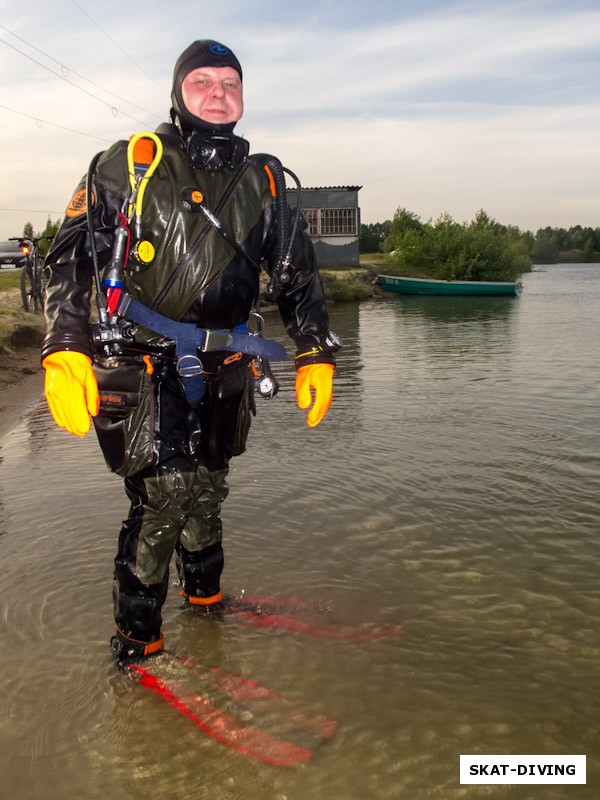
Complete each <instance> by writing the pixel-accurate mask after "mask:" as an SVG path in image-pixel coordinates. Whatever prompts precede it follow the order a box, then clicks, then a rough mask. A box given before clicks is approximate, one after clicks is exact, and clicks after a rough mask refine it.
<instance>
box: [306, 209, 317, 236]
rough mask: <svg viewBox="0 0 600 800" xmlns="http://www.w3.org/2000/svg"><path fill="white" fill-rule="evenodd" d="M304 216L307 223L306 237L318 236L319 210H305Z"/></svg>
mask: <svg viewBox="0 0 600 800" xmlns="http://www.w3.org/2000/svg"><path fill="white" fill-rule="evenodd" d="M304 216H305V217H306V221H307V222H308V235H309V236H318V235H319V209H318V208H305V209H304Z"/></svg>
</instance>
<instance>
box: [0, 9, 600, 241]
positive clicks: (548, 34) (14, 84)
mask: <svg viewBox="0 0 600 800" xmlns="http://www.w3.org/2000/svg"><path fill="white" fill-rule="evenodd" d="M77 3H78V4H79V5H80V6H81V7H82V8H83V9H85V11H86V12H87V13H88V14H90V16H92V17H93V18H94V19H97V20H98V21H99V22H100V23H101V25H102V27H103V29H104V30H105V31H106V32H107V33H108V35H109V36H110V37H112V38H113V40H114V42H115V44H113V43H112V42H111V41H110V40H109V39H107V38H106V36H105V35H103V34H102V33H101V32H100V31H98V30H97V28H95V27H94V26H93V24H91V23H90V21H89V20H88V19H87V18H86V17H85V15H84V14H82V13H81V11H80V10H78V8H77V7H76V4H75V3H74V2H68V0H63V2H62V3H59V5H58V6H56V5H52V4H51V5H47V4H45V3H42V2H41V0H31V2H29V3H27V4H26V11H23V9H22V8H20V7H19V8H15V7H14V6H13V5H11V4H9V3H8V2H7V1H6V0H4V2H0V12H2V20H3V24H4V25H6V28H8V29H9V30H12V31H14V32H15V33H17V34H18V35H19V36H22V37H23V38H27V39H28V40H29V41H30V42H31V43H32V45H34V46H35V47H38V48H40V49H41V50H43V51H44V53H47V54H48V55H49V56H52V57H53V58H55V59H57V60H58V61H59V62H60V64H57V63H56V62H55V61H52V60H51V59H48V58H45V57H44V55H43V54H40V53H39V52H36V51H35V50H32V49H27V48H26V46H25V45H24V44H23V43H22V42H20V41H19V40H16V39H14V38H11V37H10V35H9V34H7V33H6V32H5V31H2V30H1V29H0V38H2V39H4V40H5V41H7V42H10V43H12V44H13V45H15V46H17V47H18V48H20V49H22V50H23V51H24V52H27V53H28V55H29V56H31V57H32V58H35V59H36V60H39V61H41V62H42V63H43V64H44V65H45V66H46V67H47V69H45V68H44V67H42V66H40V65H38V64H36V63H34V62H33V61H32V60H31V59H28V58H26V57H25V56H23V55H20V54H19V53H17V52H15V51H14V50H11V48H9V47H7V46H6V45H2V44H0V87H1V98H0V103H1V104H2V105H5V106H8V107H10V108H15V109H20V110H22V111H24V112H26V113H28V114H31V115H32V116H33V117H35V118H37V119H43V120H46V121H48V122H54V123H56V124H59V125H63V126H64V127H67V128H72V129H74V130H77V131H80V132H82V133H87V134H95V135H97V136H99V137H101V138H102V139H106V140H108V141H113V140H114V139H117V138H124V137H126V136H128V135H129V134H130V133H132V132H134V131H136V130H140V129H141V128H143V127H154V126H155V125H156V124H157V122H158V119H157V118H156V117H154V116H152V114H158V115H159V116H162V117H163V118H166V115H167V112H168V108H169V86H170V81H171V74H172V68H173V64H174V61H175V59H176V58H177V56H178V55H179V53H180V52H181V51H182V50H183V49H184V48H185V47H186V46H187V44H189V42H190V41H192V40H193V39H196V38H202V37H204V36H214V37H215V38H219V39H222V40H223V41H225V42H226V43H227V44H229V45H230V46H232V47H233V48H234V49H235V51H236V54H237V55H238V56H239V58H240V60H241V62H242V65H243V67H244V74H245V93H246V108H247V112H246V116H245V118H244V119H243V120H242V122H241V123H240V125H239V132H240V133H244V134H245V135H247V137H248V138H249V139H250V141H251V144H252V148H253V149H254V150H255V151H267V152H273V153H275V154H277V155H278V156H279V157H280V158H282V160H284V162H287V163H288V164H289V166H290V167H291V168H292V169H294V170H295V171H297V172H298V173H299V175H300V177H301V178H302V180H303V183H304V184H306V185H332V184H344V185H363V187H364V188H363V190H362V191H361V193H360V200H361V205H362V214H363V219H364V220H365V221H368V222H369V221H377V220H381V219H385V218H389V217H390V216H391V215H392V214H393V212H394V210H395V208H396V207H397V206H398V205H403V206H406V207H407V208H410V209H411V210H414V211H415V212H416V213H418V214H420V215H421V216H422V217H425V218H429V217H431V216H433V217H435V216H437V215H439V213H441V212H443V211H448V212H449V213H451V214H452V215H453V216H456V217H457V218H459V219H463V218H468V217H470V216H472V215H473V213H475V211H477V209H478V208H480V207H484V208H486V210H487V211H488V212H489V213H491V214H492V215H493V216H496V217H497V218H499V219H501V221H504V222H511V223H514V224H517V225H520V226H521V227H536V226H540V225H546V224H549V225H567V226H568V225H569V224H576V223H577V222H580V223H581V224H590V225H596V224H597V221H596V216H595V215H596V211H597V208H598V205H599V202H598V201H599V200H600V197H599V193H600V190H598V189H597V188H596V185H595V182H593V180H592V170H591V168H590V165H591V164H593V163H597V161H598V145H597V144H596V142H597V139H598V136H597V130H598V113H597V110H596V109H597V108H598V105H599V103H598V101H599V100H600V97H599V93H600V88H599V85H598V81H597V78H598V60H597V56H596V54H597V52H598V46H599V45H600V10H598V9H596V8H595V7H594V5H593V4H589V3H585V2H583V0H581V1H579V2H578V0H574V2H571V3H570V4H569V5H568V6H564V5H561V4H558V3H553V2H543V3H539V2H534V1H533V0H525V1H524V2H515V3H505V4H498V3H485V2H481V3H473V2H470V3H469V2H467V3H458V4H453V3H451V2H447V3H444V2H437V3H432V2H429V3H428V2H425V3H422V4H419V5H418V6H415V5H414V4H413V5H411V6H410V7H409V6H408V4H403V3H401V2H387V3H386V2H380V1H379V0H375V2H372V3H371V4H369V9H370V11H371V13H370V14H366V13H365V10H364V7H363V6H362V4H361V3H358V2H352V0H349V2H347V3H346V4H344V19H343V22H344V24H343V25H340V24H336V14H334V13H333V12H334V10H335V9H334V6H333V4H323V3H311V2H310V0H308V1H307V3H305V4H304V5H303V6H302V7H298V8H296V7H292V6H286V5H285V4H279V5H275V4H273V5H272V6H269V5H268V3H267V5H266V7H265V6H261V10H258V7H257V5H256V4H255V3H253V2H250V1H249V0H247V1H245V0H235V1H234V2H230V3H227V4H214V3H207V2H198V0H195V2H189V1H188V0H182V2H180V3H178V5H177V7H176V10H175V11H173V10H172V8H171V7H167V6H165V5H164V4H163V3H158V2H155V0H148V2H146V3H145V4H144V7H143V9H142V11H140V9H139V8H138V7H136V8H133V7H130V6H123V5H122V3H120V2H117V0H107V2H106V3H105V4H104V5H103V6H102V7H100V6H97V5H93V4H92V3H91V2H90V0H77ZM404 5H406V6H407V9H408V8H409V11H406V10H403V6H404ZM207 9H210V11H211V14H210V24H207V22H206V20H207V19H208V17H207ZM338 11H339V8H338ZM182 20H183V22H184V23H185V24H182ZM119 47H123V48H124V49H126V50H127V52H128V53H129V54H130V55H131V57H132V58H133V59H134V60H135V62H136V64H138V65H139V67H138V66H136V65H135V64H134V63H133V62H132V61H131V60H129V59H128V58H127V57H125V56H124V54H123V53H122V51H121V50H120V49H119ZM61 64H63V65H64V67H65V69H62V68H61ZM66 68H68V71H67V69H66ZM49 70H52V71H54V72H58V73H59V74H60V75H61V76H62V78H61V77H56V76H55V75H52V74H51V72H50V71H49ZM74 71H76V72H79V73H81V74H82V75H85V76H86V77H88V78H90V79H91V80H93V81H94V82H96V83H97V84H98V85H99V86H97V87H95V86H91V85H90V84H88V83H87V82H85V81H83V80H82V79H81V78H79V77H77V76H76V75H75V74H74ZM149 75H150V76H152V77H151V78H150V77H149ZM65 78H68V79H69V80H72V81H73V82H74V83H77V84H78V85H79V86H80V87H81V88H82V89H86V90H87V91H89V92H92V93H93V94H95V95H97V96H98V97H101V98H103V99H104V101H105V104H103V103H101V102H99V101H98V100H96V99H93V98H92V97H90V96H89V95H88V94H85V93H84V92H83V91H81V90H78V89H77V88H75V87H74V86H72V85H70V84H69V83H68V82H67V80H65ZM158 84H160V85H158ZM100 87H102V88H100ZM103 89H106V90H108V91H110V92H113V93H115V94H118V95H120V96H121V97H122V98H127V99H128V100H130V101H131V102H132V103H134V104H135V105H136V106H138V107H141V108H142V109H144V110H145V111H147V112H148V114H146V115H144V112H143V111H140V110H139V109H138V108H134V107H133V106H132V105H129V104H128V103H126V102H124V101H123V102H122V101H121V100H119V99H116V98H115V97H114V96H112V95H110V94H108V92H104V91H103ZM113 105H114V106H115V107H117V108H119V109H120V110H121V112H126V113H128V114H130V115H131V116H132V117H134V118H135V119H130V118H128V117H126V116H124V115H123V113H118V114H117V115H116V116H114V115H113V113H112V112H111V106H113ZM0 121H1V122H0V144H1V146H2V152H3V154H4V156H3V160H2V182H1V184H0V208H9V207H16V208H24V209H37V208H40V207H41V210H42V211H44V209H46V208H47V209H48V210H52V211H55V210H56V209H57V208H58V209H62V208H63V207H64V206H65V204H66V202H67V200H68V198H69V196H70V193H71V191H72V189H73V188H74V184H75V183H76V182H77V180H78V179H79V177H80V175H81V174H82V173H83V172H84V171H85V169H86V167H87V163H88V162H89V160H90V158H91V156H92V155H93V154H94V153H95V152H97V150H99V149H102V148H103V147H104V146H105V144H103V142H101V141H96V140H94V139H90V138H86V137H85V136H81V135H77V134H75V133H69V132H67V131H63V130H60V129H58V128H53V127H52V126H49V125H43V126H42V127H41V128H40V127H39V123H37V124H36V122H35V120H34V119H28V118H25V117H20V116H18V115H15V114H13V113H11V112H9V111H6V110H3V109H0ZM31 216H33V215H29V216H28V217H27V218H30V217H31ZM40 219H41V221H40ZM22 222H23V215H22V214H21V215H19V214H16V215H7V214H6V213H5V212H0V238H5V237H6V236H8V235H13V234H14V232H15V226H16V225H18V226H19V227H20V226H21V225H22ZM32 222H33V224H34V225H35V226H36V227H37V226H43V224H44V222H45V214H44V213H42V214H41V215H38V217H37V219H32ZM17 232H18V231H17Z"/></svg>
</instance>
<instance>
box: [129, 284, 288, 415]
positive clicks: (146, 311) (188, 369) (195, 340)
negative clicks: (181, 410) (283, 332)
mask: <svg viewBox="0 0 600 800" xmlns="http://www.w3.org/2000/svg"><path fill="white" fill-rule="evenodd" d="M116 311H117V313H118V314H119V315H120V316H122V317H125V318H126V319H129V320H131V321H132V322H136V323H138V324H139V325H143V326H144V327H145V328H148V329H149V330H151V331H154V332H155V333H160V335H161V336H165V337H166V338H167V339H172V340H173V341H174V342H175V353H176V355H177V371H178V373H179V376H180V377H181V379H182V380H183V386H184V389H185V396H186V398H187V400H188V402H190V403H193V402H197V401H198V400H201V399H202V397H203V395H204V380H203V378H202V371H203V367H202V362H201V361H200V358H199V357H198V351H200V352H202V353H206V352H208V351H213V350H228V351H231V352H233V353H244V354H246V355H252V356H260V357H261V358H265V359H268V360H269V361H284V360H285V359H286V358H287V354H286V352H285V347H284V346H283V345H282V344H279V342H275V341H273V340H272V339H263V338H262V337H261V336H256V335H254V334H251V333H250V332H249V330H248V328H247V326H246V325H240V326H238V327H237V328H232V329H231V330H209V329H208V328H199V327H198V326H197V325H194V324H193V323H192V322H176V321H175V320H173V319H169V318H168V317H165V316H163V315H162V314H159V313H158V312H157V311H153V310H152V309H151V308H148V306H145V305H144V304H143V303H140V302H139V301H138V300H134V299H133V297H131V295H128V294H126V293H125V292H122V293H121V296H120V298H119V301H118V304H117V308H116Z"/></svg>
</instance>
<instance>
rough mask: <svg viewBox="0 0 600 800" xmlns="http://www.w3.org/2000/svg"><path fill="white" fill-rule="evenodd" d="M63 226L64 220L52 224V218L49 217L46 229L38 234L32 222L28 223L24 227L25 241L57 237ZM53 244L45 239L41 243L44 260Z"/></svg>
mask: <svg viewBox="0 0 600 800" xmlns="http://www.w3.org/2000/svg"><path fill="white" fill-rule="evenodd" d="M61 224H62V220H60V219H57V220H56V222H52V220H51V219H50V217H48V219H47V221H46V227H45V228H44V230H43V231H41V232H40V233H36V232H35V231H34V229H33V225H32V224H31V222H26V223H25V225H24V226H23V233H22V236H23V238H24V239H38V238H39V237H40V236H56V234H57V232H58V229H59V228H60V226H61ZM51 244H52V242H50V241H49V240H48V239H44V240H43V241H41V242H40V244H39V248H40V255H41V256H42V258H45V257H46V254H47V252H48V250H49V249H50V245H51Z"/></svg>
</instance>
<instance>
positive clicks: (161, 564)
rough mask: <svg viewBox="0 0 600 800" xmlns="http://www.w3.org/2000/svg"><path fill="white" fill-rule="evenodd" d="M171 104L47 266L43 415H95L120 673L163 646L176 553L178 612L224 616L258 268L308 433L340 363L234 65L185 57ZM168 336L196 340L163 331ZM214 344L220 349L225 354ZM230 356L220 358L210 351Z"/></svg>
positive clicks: (116, 148) (96, 175)
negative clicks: (106, 475)
mask: <svg viewBox="0 0 600 800" xmlns="http://www.w3.org/2000/svg"><path fill="white" fill-rule="evenodd" d="M171 101H172V109H171V123H169V124H166V123H165V124H163V125H161V126H160V127H159V129H158V130H157V132H156V133H157V134H158V141H157V140H156V139H155V140H152V135H151V136H150V137H149V138H147V139H146V140H144V142H138V143H137V144H138V145H141V144H143V146H142V147H141V148H140V149H139V150H138V151H133V153H132V150H131V148H130V147H129V145H130V144H131V142H130V143H129V144H128V142H117V143H116V144H114V145H113V146H112V147H110V148H109V149H108V150H107V151H105V152H104V153H102V154H100V155H99V156H98V157H97V161H96V163H95V164H93V169H92V167H91V168H90V170H89V172H88V176H87V179H84V180H83V181H82V182H81V184H80V185H79V187H78V188H77V189H76V191H75V193H74V195H73V198H72V200H71V202H70V203H69V206H68V208H67V211H66V217H65V221H64V223H63V225H62V227H61V229H60V231H59V232H58V235H57V236H56V238H55V240H54V243H53V246H52V249H51V252H50V253H49V255H48V258H47V260H46V266H47V267H48V270H49V283H48V288H47V301H46V317H47V335H46V339H45V342H44V346H43V351H42V364H43V366H44V368H45V370H46V384H45V390H46V397H47V401H48V405H49V408H50V411H51V412H52V415H53V417H54V419H55V421H56V422H57V424H58V425H60V426H62V427H64V428H66V430H68V431H69V432H70V433H73V434H75V435H77V436H83V435H85V434H86V433H87V432H88V430H89V428H90V415H91V416H92V417H93V422H94V426H95V429H96V433H97V436H98V439H99V442H100V445H101V448H102V451H103V453H104V456H105V459H106V462H107V464H108V466H109V468H110V469H111V470H113V471H114V472H116V473H118V474H119V475H121V476H122V477H123V478H124V482H125V490H126V492H127V495H128V497H129V499H130V501H131V506H130V511H129V516H128V518H127V520H126V521H125V522H124V523H123V526H122V529H121V532H120V537H119V545H118V552H117V555H116V558H115V573H114V579H115V580H114V588H113V597H114V608H115V620H116V626H117V630H116V635H115V636H114V637H113V639H112V640H111V646H112V649H113V652H114V654H115V655H116V657H117V658H119V659H123V658H127V657H140V656H145V655H151V654H153V653H156V652H158V651H160V649H161V648H162V646H163V636H162V632H161V621H162V620H161V607H162V605H163V603H164V601H165V598H166V595H167V587H168V569H169V562H170V560H171V557H172V555H173V552H174V550H175V551H176V553H177V567H178V571H179V576H180V579H181V585H182V588H183V594H184V596H185V598H186V599H187V602H189V603H190V604H192V605H197V606H203V607H210V606H215V605H216V604H218V603H220V602H221V601H222V592H221V585H220V575H221V571H222V569H223V549H222V545H221V533H222V531H221V520H220V508H221V503H222V502H223V500H224V499H225V497H226V495H227V491H228V487H227V483H226V477H227V473H228V465H229V461H230V459H231V457H232V456H235V455H239V454H240V453H242V452H243V451H244V449H245V445H246V439H247V435H248V430H249V427H250V418H251V414H252V413H253V412H254V400H253V393H254V376H253V372H252V368H253V361H254V362H255V363H257V362H256V359H255V358H254V356H255V355H258V363H259V364H260V363H267V361H268V357H269V352H268V347H267V345H268V340H262V339H260V337H257V336H249V335H248V331H247V329H246V328H245V325H246V323H247V322H248V319H249V317H250V316H251V312H252V310H253V308H254V307H255V304H256V301H257V298H258V293H259V271H258V268H257V265H259V264H261V262H263V263H264V264H265V265H266V267H267V270H268V272H269V274H270V275H271V283H272V286H273V287H274V293H275V295H276V297H277V303H278V306H279V310H280V313H281V316H282V319H283V321H284V323H285V326H286V330H287V332H288V333H289V335H290V336H291V338H292V339H293V340H294V342H295V344H296V347H297V354H296V360H295V363H296V369H297V373H296V393H297V400H298V405H299V407H300V408H303V409H309V411H308V418H307V422H308V424H309V426H311V427H313V426H315V425H317V424H318V423H319V422H320V421H321V419H322V418H323V416H324V414H325V413H326V411H327V409H328V407H329V404H330V402H331V395H332V379H333V372H334V369H335V358H334V355H333V354H334V352H335V350H337V349H338V347H339V342H338V341H337V338H336V337H335V334H332V333H330V331H329V323H328V316H327V311H326V307H325V303H324V299H323V293H322V286H321V282H320V278H319V275H318V271H317V268H316V262H315V257H314V252H313V248H312V244H311V242H310V239H309V238H308V236H307V235H306V234H305V233H304V232H303V231H302V230H299V229H298V228H296V229H294V228H293V226H292V224H291V219H292V214H291V213H290V219H289V220H288V221H287V222H286V223H285V226H284V228H282V226H281V225H280V224H279V223H280V222H281V220H280V217H279V215H280V214H281V213H282V210H283V209H284V206H283V204H284V202H285V197H279V196H276V197H274V194H275V195H277V194H281V191H279V192H277V191H275V188H274V187H275V185H276V184H277V180H276V179H277V174H276V173H277V170H276V164H277V163H278V162H276V160H275V161H273V159H272V157H263V158H261V157H249V156H248V144H247V142H245V140H243V139H241V138H239V137H237V136H235V135H234V134H233V129H234V127H235V124H236V122H237V121H238V120H239V119H240V117H241V116H242V113H243V95H242V69H241V66H240V64H239V62H238V60H237V58H236V57H235V55H234V54H233V53H232V52H231V50H229V49H228V48H227V47H225V46H224V45H222V44H220V43H218V42H214V41H210V40H203V41H197V42H194V43H193V44H192V45H191V46H190V47H188V48H187V49H186V50H185V51H184V53H182V55H181V56H180V58H179V59H178V61H177V63H176V65H175V71H174V79H173V89H172V94H171ZM136 146H137V145H136ZM151 162H152V163H151ZM150 165H151V167H152V168H151V169H150ZM136 171H137V172H136ZM134 173H135V174H138V173H139V174H138V177H137V179H134ZM149 173H151V177H149ZM140 175H143V180H141V179H140V177H139V176H140ZM279 185H280V184H279ZM284 188H285V184H284ZM142 189H143V204H142V203H141V202H140V201H141V194H142V191H141V190H142ZM202 207H203V208H202ZM286 208H287V207H286ZM207 210H208V212H209V214H207V213H206V211H207ZM211 215H212V220H211V218H210V217H211ZM278 226H279V227H278ZM300 227H301V226H300ZM290 230H294V231H295V232H294V236H293V239H292V240H290ZM286 237H287V244H288V245H289V248H291V249H289V256H290V257H289V258H288V259H287V260H286V259H285V258H283V252H284V249H285V247H284V245H285V239H286ZM123 242H125V244H123ZM282 242H283V243H282ZM124 254H125V255H124ZM119 261H120V262H122V263H123V264H124V276H123V282H122V283H119V281H111V280H108V295H109V300H108V312H106V314H105V316H102V313H103V312H102V309H101V306H100V323H102V321H103V320H104V323H105V324H104V325H102V324H90V313H91V303H92V287H93V285H94V278H96V281H97V278H98V275H100V274H102V275H104V276H106V274H107V271H108V273H109V276H112V277H114V274H117V273H118V269H117V267H118V266H119V263H118V262H119ZM115 265H116V266H115ZM113 273H114V274H113ZM111 292H114V293H116V294H114V295H111ZM125 295H127V298H128V301H129V299H133V300H134V301H135V303H132V304H131V307H132V308H133V307H135V308H138V310H139V309H142V311H141V312H139V313H140V314H141V316H138V317H137V318H136V317H135V314H134V321H133V322H132V321H131V318H129V323H127V319H128V311H127V309H126V308H125V306H126V304H125V305H119V303H123V298H124V297H125ZM111 297H112V299H111ZM115 297H116V298H117V299H116V300H115ZM111 303H114V304H113V306H112V307H111ZM107 319H108V321H109V322H107ZM172 321H175V322H183V323H193V325H187V326H184V327H175V328H171V327H169V326H170V325H171V324H172ZM109 323H110V324H109ZM165 325H166V327H165ZM161 326H162V327H161ZM190 330H192V337H194V336H196V338H194V339H193V342H194V347H195V345H196V343H197V341H198V336H197V334H198V333H199V332H200V333H201V334H202V336H200V341H202V342H203V343H204V346H202V345H201V344H198V347H197V348H196V349H194V350H193V352H191V351H190V345H189V341H190V339H189V336H190V333H189V331H190ZM217 331H218V332H220V333H219V335H218V336H215V335H214V334H215V332H217ZM224 331H225V332H227V331H229V332H230V333H231V334H232V335H231V336H229V338H228V336H227V334H226V335H225V339H222V338H219V337H220V336H221V337H222V335H223V332H224ZM183 332H185V335H184V333H183ZM180 334H181V336H182V337H183V339H185V341H186V343H187V344H186V346H185V347H183V345H181V341H180V338H178V337H180ZM203 337H206V338H203ZM183 339H182V340H183ZM230 339H231V340H232V341H233V344H231V341H229V340H230ZM225 341H227V342H228V344H229V345H230V346H229V347H228V349H219V347H220V345H219V342H225ZM240 342H241V344H240ZM257 342H258V344H257ZM211 343H212V344H211ZM272 344H273V343H272ZM238 345H239V346H238ZM261 346H264V347H266V348H267V350H266V351H265V352H262V351H261V350H260V347H261ZM256 347H259V350H258V352H256V350H255V349H253V348H256Z"/></svg>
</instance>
